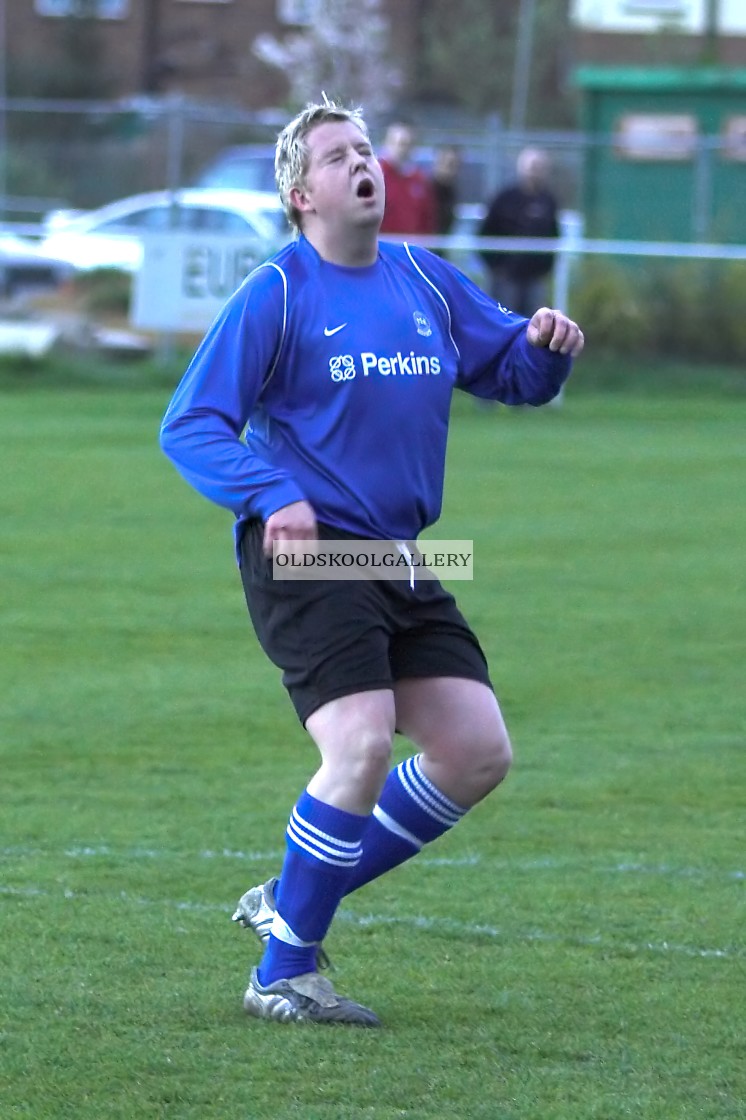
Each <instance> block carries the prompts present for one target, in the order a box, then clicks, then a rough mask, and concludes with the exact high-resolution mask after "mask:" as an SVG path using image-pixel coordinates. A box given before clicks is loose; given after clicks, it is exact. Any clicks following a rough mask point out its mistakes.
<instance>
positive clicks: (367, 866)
mask: <svg viewBox="0 0 746 1120" xmlns="http://www.w3.org/2000/svg"><path fill="white" fill-rule="evenodd" d="M421 757H422V756H421V755H415V757H414V758H408V759H407V760H406V762H402V763H401V764H400V765H399V766H397V767H395V769H393V770H392V771H391V773H390V774H389V776H388V778H387V779H386V783H385V785H384V787H383V790H382V791H381V796H380V797H379V799H378V804H377V805H376V807H375V808H374V810H373V815H372V816H371V817H370V818H369V821H368V827H367V828H366V830H365V832H364V833H363V855H362V858H361V859H360V861H359V863H358V864H357V866H356V867H355V869H354V871H353V872H352V875H351V876H350V878H349V879H348V880H347V883H346V884H345V894H351V893H352V891H356V890H357V889H358V887H362V886H364V885H365V884H366V883H370V882H372V880H373V879H377V878H378V876H379V875H383V874H384V872H386V871H391V869H392V868H393V867H398V866H399V864H400V863H404V862H405V861H406V860H408V859H411V858H412V856H416V855H417V853H418V852H419V850H420V848H421V847H422V846H423V844H429V843H430V842H431V841H432V840H435V839H437V837H438V836H442V835H443V833H444V832H447V831H448V829H449V828H453V826H454V825H455V824H458V822H459V821H460V820H461V818H462V817H463V815H464V813H465V812H466V809H464V808H462V807H461V806H460V805H456V803H455V802H454V801H451V800H450V798H448V797H446V796H445V794H444V793H441V792H440V790H439V789H438V788H437V786H435V785H433V783H432V782H431V781H430V779H429V778H427V777H425V775H424V774H423V772H422V767H421V765H420V759H421Z"/></svg>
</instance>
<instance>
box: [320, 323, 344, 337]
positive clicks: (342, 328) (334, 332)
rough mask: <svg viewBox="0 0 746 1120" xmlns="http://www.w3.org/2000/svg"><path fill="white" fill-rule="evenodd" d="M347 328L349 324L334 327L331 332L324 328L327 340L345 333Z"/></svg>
mask: <svg viewBox="0 0 746 1120" xmlns="http://www.w3.org/2000/svg"><path fill="white" fill-rule="evenodd" d="M346 326H347V323H341V324H340V326H338V327H332V329H331V330H329V328H328V327H324V334H325V335H326V337H327V338H331V337H332V335H333V334H338V333H339V331H343V330H344V329H345V327H346Z"/></svg>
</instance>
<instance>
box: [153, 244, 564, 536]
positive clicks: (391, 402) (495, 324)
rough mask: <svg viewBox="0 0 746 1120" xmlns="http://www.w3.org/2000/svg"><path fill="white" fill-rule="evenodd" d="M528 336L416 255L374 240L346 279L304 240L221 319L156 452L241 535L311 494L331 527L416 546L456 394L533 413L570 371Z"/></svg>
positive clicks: (442, 266)
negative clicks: (222, 510)
mask: <svg viewBox="0 0 746 1120" xmlns="http://www.w3.org/2000/svg"><path fill="white" fill-rule="evenodd" d="M526 325H527V323H526V320H525V319H524V318H522V317H520V316H518V315H514V314H512V313H511V312H509V311H506V310H505V309H504V308H502V307H500V306H499V305H498V304H496V303H494V302H493V301H492V300H491V299H489V298H488V297H487V296H486V295H485V294H484V293H483V292H482V291H481V290H480V289H479V288H478V287H477V286H476V285H475V284H473V283H472V282H471V281H470V280H469V279H468V278H467V277H465V276H464V275H463V274H462V273H460V272H459V271H458V270H457V269H455V268H454V267H453V266H452V265H450V264H449V263H448V262H447V261H444V260H442V259H441V258H440V257H437V256H435V255H434V254H432V253H429V252H428V251H427V250H425V249H420V248H415V247H413V246H408V245H397V244H390V243H381V244H380V246H379V253H378V258H377V260H376V262H375V264H373V265H371V266H370V267H366V268H346V267H342V266H340V265H335V264H330V263H329V262H327V261H324V260H322V259H321V257H320V256H319V255H318V253H317V252H316V250H315V249H314V248H313V247H312V246H311V244H310V243H309V242H308V241H307V240H306V239H305V238H304V237H300V238H299V239H298V240H297V241H295V242H293V243H292V244H291V245H288V246H287V247H285V248H284V249H283V250H281V252H279V253H278V254H277V255H276V256H274V257H273V258H271V260H269V261H267V262H265V263H264V264H263V265H261V266H260V267H259V268H257V269H256V270H255V271H254V272H252V273H251V274H250V275H249V276H248V277H247V279H246V280H245V281H244V283H243V284H242V285H241V287H240V288H239V289H238V291H237V292H236V293H235V294H234V295H233V296H232V297H231V299H230V300H229V301H228V303H227V304H226V306H225V307H224V309H223V310H222V312H221V313H220V314H219V316H218V318H217V319H216V320H215V322H214V324H213V325H212V327H211V328H210V330H209V331H208V333H207V335H206V336H205V338H204V340H203V341H202V343H201V345H200V347H199V349H198V350H197V352H196V354H195V356H194V358H193V360H192V362H191V363H190V365H189V368H188V370H187V371H186V373H185V375H184V378H183V380H182V381H181V384H180V385H179V387H178V389H177V390H176V393H175V395H174V397H173V399H172V401H171V403H170V405H169V407H168V410H167V412H166V415H165V417H164V420H163V424H162V428H161V446H162V447H163V450H164V451H165V453H166V455H168V456H169V458H170V459H171V460H172V461H173V462H174V464H175V465H176V467H177V469H178V470H179V471H180V472H181V474H182V475H183V476H184V478H185V479H186V480H187V481H188V482H189V483H190V484H191V485H192V486H194V487H195V489H196V490H198V491H199V492H200V493H201V494H203V495H204V496H205V497H207V498H209V499H211V500H212V501H214V502H217V503H218V504H219V505H222V506H226V507H227V508H228V509H230V510H232V511H233V513H234V514H235V515H236V518H237V519H238V520H237V532H238V533H239V534H240V531H241V526H242V524H243V523H244V522H245V521H246V520H248V519H250V518H255V517H258V518H261V519H262V520H266V519H267V518H268V517H269V516H270V514H272V513H274V512H275V511H276V510H278V509H280V508H282V507H283V506H286V505H289V504H290V503H291V502H295V501H299V500H300V499H306V500H307V501H308V502H310V504H311V506H312V507H313V509H314V511H315V513H316V516H317V517H318V519H319V520H320V521H322V522H325V523H327V524H328V525H330V526H332V527H334V528H337V529H341V530H344V531H346V532H350V533H353V534H355V535H358V536H361V537H368V538H375V539H388V540H416V539H417V537H418V535H419V534H420V532H421V531H422V530H423V529H424V528H425V527H426V526H428V525H431V524H433V522H435V521H436V520H437V518H438V516H439V515H440V510H441V502H442V493H443V476H444V468H445V454H446V439H447V434H448V419H449V412H450V404H451V397H452V394H453V390H454V388H461V389H464V390H466V391H467V392H469V393H472V394H473V395H474V396H477V397H483V398H487V399H492V400H497V401H502V402H503V403H504V404H533V405H538V404H543V403H545V402H546V401H549V400H551V399H552V398H553V397H554V396H556V394H557V392H558V391H559V389H560V387H561V385H562V384H563V382H564V381H565V379H566V377H567V375H568V374H569V371H570V366H571V360H570V358H569V357H565V356H562V355H560V354H556V353H553V352H550V351H549V350H548V349H545V348H536V347H532V346H530V345H529V344H528V343H527V341H526Z"/></svg>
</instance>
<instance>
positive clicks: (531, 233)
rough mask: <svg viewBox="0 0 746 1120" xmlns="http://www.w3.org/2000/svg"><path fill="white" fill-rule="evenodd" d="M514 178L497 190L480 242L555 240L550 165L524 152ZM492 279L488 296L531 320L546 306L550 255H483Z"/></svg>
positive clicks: (538, 153)
mask: <svg viewBox="0 0 746 1120" xmlns="http://www.w3.org/2000/svg"><path fill="white" fill-rule="evenodd" d="M516 171H517V173H518V178H517V181H516V182H515V183H510V184H509V185H508V186H507V187H505V188H503V189H502V190H500V191H499V192H498V193H497V194H496V195H495V197H494V198H493V200H492V202H491V203H490V205H489V208H488V210H487V214H486V216H485V218H484V221H483V222H482V226H481V229H480V233H481V235H482V236H483V237H548V238H554V237H557V236H558V235H559V225H558V221H557V202H556V200H555V198H554V195H553V194H552V193H551V191H550V190H549V188H548V186H547V183H548V180H549V173H550V163H549V158H548V156H547V154H546V152H544V151H542V150H541V149H539V148H524V150H523V151H522V152H521V153H520V154H519V156H518V160H517V162H516ZM482 255H483V257H484V261H485V264H486V265H487V267H488V269H489V271H490V274H491V294H492V296H493V298H494V299H496V300H498V301H499V302H500V303H502V304H503V305H504V306H505V307H509V308H510V309H511V311H517V312H518V314H519V315H525V316H527V317H530V316H531V315H533V313H534V311H535V310H536V308H537V307H540V306H541V305H542V304H543V303H545V302H546V299H547V293H546V287H547V281H548V279H549V276H550V275H551V272H552V267H553V265H554V258H553V256H552V254H551V253H541V252H516V251H508V252H499V251H498V252H495V251H491V252H490V251H485V252H484V253H483V254H482Z"/></svg>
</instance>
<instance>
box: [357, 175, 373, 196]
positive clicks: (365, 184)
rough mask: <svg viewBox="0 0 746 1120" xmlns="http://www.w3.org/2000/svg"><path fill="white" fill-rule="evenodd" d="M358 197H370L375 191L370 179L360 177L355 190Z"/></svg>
mask: <svg viewBox="0 0 746 1120" xmlns="http://www.w3.org/2000/svg"><path fill="white" fill-rule="evenodd" d="M355 193H356V194H357V197H358V198H372V197H373V195H374V193H375V188H374V186H373V180H372V179H361V180H360V182H359V183H358V185H357V191H356V192H355Z"/></svg>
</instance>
